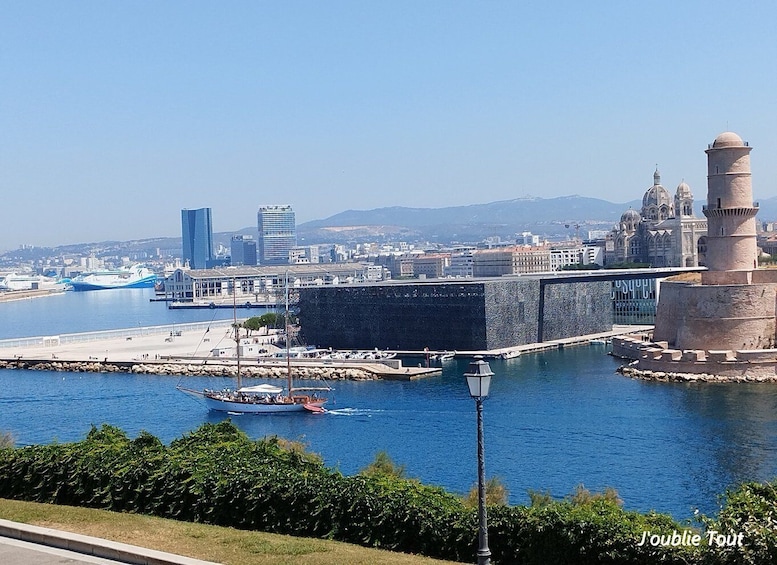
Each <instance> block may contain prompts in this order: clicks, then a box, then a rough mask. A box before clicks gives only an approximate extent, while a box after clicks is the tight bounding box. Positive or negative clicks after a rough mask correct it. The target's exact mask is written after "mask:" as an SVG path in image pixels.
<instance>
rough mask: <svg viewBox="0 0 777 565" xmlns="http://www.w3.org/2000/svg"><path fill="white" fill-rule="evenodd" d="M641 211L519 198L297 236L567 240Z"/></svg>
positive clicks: (365, 215)
mask: <svg viewBox="0 0 777 565" xmlns="http://www.w3.org/2000/svg"><path fill="white" fill-rule="evenodd" d="M640 206H641V202H640V201H632V202H627V203H625V204H614V203H612V202H608V201H606V200H600V199H598V198H587V197H583V196H563V197H559V198H548V199H544V198H516V199H513V200H502V201H499V202H491V203H488V204H472V205H469V206H450V207H446V208H408V207H404V206H393V207H390V208H378V209H375V210H347V211H345V212H341V213H339V214H335V215H334V216H331V217H329V218H326V219H323V220H315V221H312V222H306V223H303V224H299V225H298V226H297V234H298V237H299V239H301V240H304V241H305V242H309V243H314V242H315V241H347V240H353V239H358V238H363V237H385V238H387V239H388V238H397V237H402V238H406V239H425V240H430V241H450V240H454V241H479V240H481V239H483V238H484V237H489V236H494V235H498V236H501V237H504V238H512V237H514V235H515V234H516V233H521V232H524V231H530V232H532V233H534V234H537V235H543V236H551V237H559V236H561V237H563V236H565V235H571V234H572V233H573V232H575V230H577V229H579V231H580V235H582V236H585V235H587V231H588V230H594V229H610V228H611V227H612V226H613V225H615V224H616V223H617V222H618V220H619V219H620V217H621V214H623V212H624V211H625V210H627V209H628V208H629V207H633V208H639V207H640ZM576 226H579V227H576Z"/></svg>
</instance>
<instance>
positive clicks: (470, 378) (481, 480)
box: [464, 356, 494, 565]
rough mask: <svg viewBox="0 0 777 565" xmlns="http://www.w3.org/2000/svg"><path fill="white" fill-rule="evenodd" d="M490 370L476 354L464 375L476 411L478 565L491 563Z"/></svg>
mask: <svg viewBox="0 0 777 565" xmlns="http://www.w3.org/2000/svg"><path fill="white" fill-rule="evenodd" d="M493 375H494V373H492V372H491V367H489V365H488V362H486V361H483V358H482V357H480V356H478V357H475V360H474V361H472V362H471V363H470V364H469V367H468V368H467V372H466V373H464V376H465V377H466V378H467V386H468V387H469V395H470V396H471V397H472V398H474V399H475V406H476V407H477V412H478V565H489V564H490V563H491V550H490V549H488V526H487V520H486V463H485V448H484V446H483V400H484V399H485V398H486V397H487V396H488V389H489V388H490V386H491V377H492V376H493Z"/></svg>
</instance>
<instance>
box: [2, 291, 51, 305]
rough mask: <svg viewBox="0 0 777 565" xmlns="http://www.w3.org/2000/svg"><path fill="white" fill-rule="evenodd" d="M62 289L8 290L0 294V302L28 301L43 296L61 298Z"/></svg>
mask: <svg viewBox="0 0 777 565" xmlns="http://www.w3.org/2000/svg"><path fill="white" fill-rule="evenodd" d="M64 292H65V290H64V289H57V290H54V289H37V290H9V291H6V292H0V302H13V301H14V300H29V299H32V298H42V297H44V296H61V295H62V294H63V293H64Z"/></svg>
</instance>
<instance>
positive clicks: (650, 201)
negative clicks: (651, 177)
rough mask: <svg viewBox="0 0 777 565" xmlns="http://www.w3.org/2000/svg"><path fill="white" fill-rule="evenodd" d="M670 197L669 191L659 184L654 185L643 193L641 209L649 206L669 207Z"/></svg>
mask: <svg viewBox="0 0 777 565" xmlns="http://www.w3.org/2000/svg"><path fill="white" fill-rule="evenodd" d="M671 204H672V197H671V196H670V195H669V191H668V190H667V189H665V188H664V187H663V186H661V185H660V184H654V185H653V186H651V187H650V188H648V189H647V192H645V196H643V197H642V207H643V208H649V207H651V206H656V207H661V206H662V205H664V206H671Z"/></svg>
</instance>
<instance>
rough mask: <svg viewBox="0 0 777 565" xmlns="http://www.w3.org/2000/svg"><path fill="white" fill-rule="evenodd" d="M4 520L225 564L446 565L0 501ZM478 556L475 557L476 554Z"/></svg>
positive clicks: (307, 541)
mask: <svg viewBox="0 0 777 565" xmlns="http://www.w3.org/2000/svg"><path fill="white" fill-rule="evenodd" d="M0 518H2V519H5V520H12V521H14V522H22V523H25V524H32V525H35V526H43V527H46V528H54V529H58V530H65V531H68V532H73V533H77V534H83V535H87V536H94V537H98V538H103V539H108V540H113V541H117V542H122V543H128V544H132V545H138V546H141V547H146V548H149V549H156V550H159V551H167V552H170V553H176V554H179V555H186V556H188V557H195V558H197V559H204V560H206V561H215V562H217V563H223V564H224V565H271V564H272V565H276V564H288V565H303V564H304V565H308V564H310V565H313V564H315V565H360V564H364V565H382V564H385V565H411V564H419V565H444V564H446V563H453V562H452V561H440V560H437V559H429V558H426V557H418V556H414V555H407V554H404V553H394V552H390V551H382V550H379V549H367V548H364V547H361V546H358V545H351V544H347V543H341V542H337V541H328V540H320V539H312V538H296V537H292V536H283V535H278V534H267V533H264V532H249V531H245V530H235V529H232V528H223V527H219V526H208V525H205V524H192V523H189V522H177V521H175V520H166V519H163V518H155V517H151V516H141V515H138V514H121V513H118V512H108V511H105V510H94V509H88V508H76V507H72V506H56V505H52V504H39V503H35V502H20V501H16V500H5V499H0ZM473 560H474V556H473Z"/></svg>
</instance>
